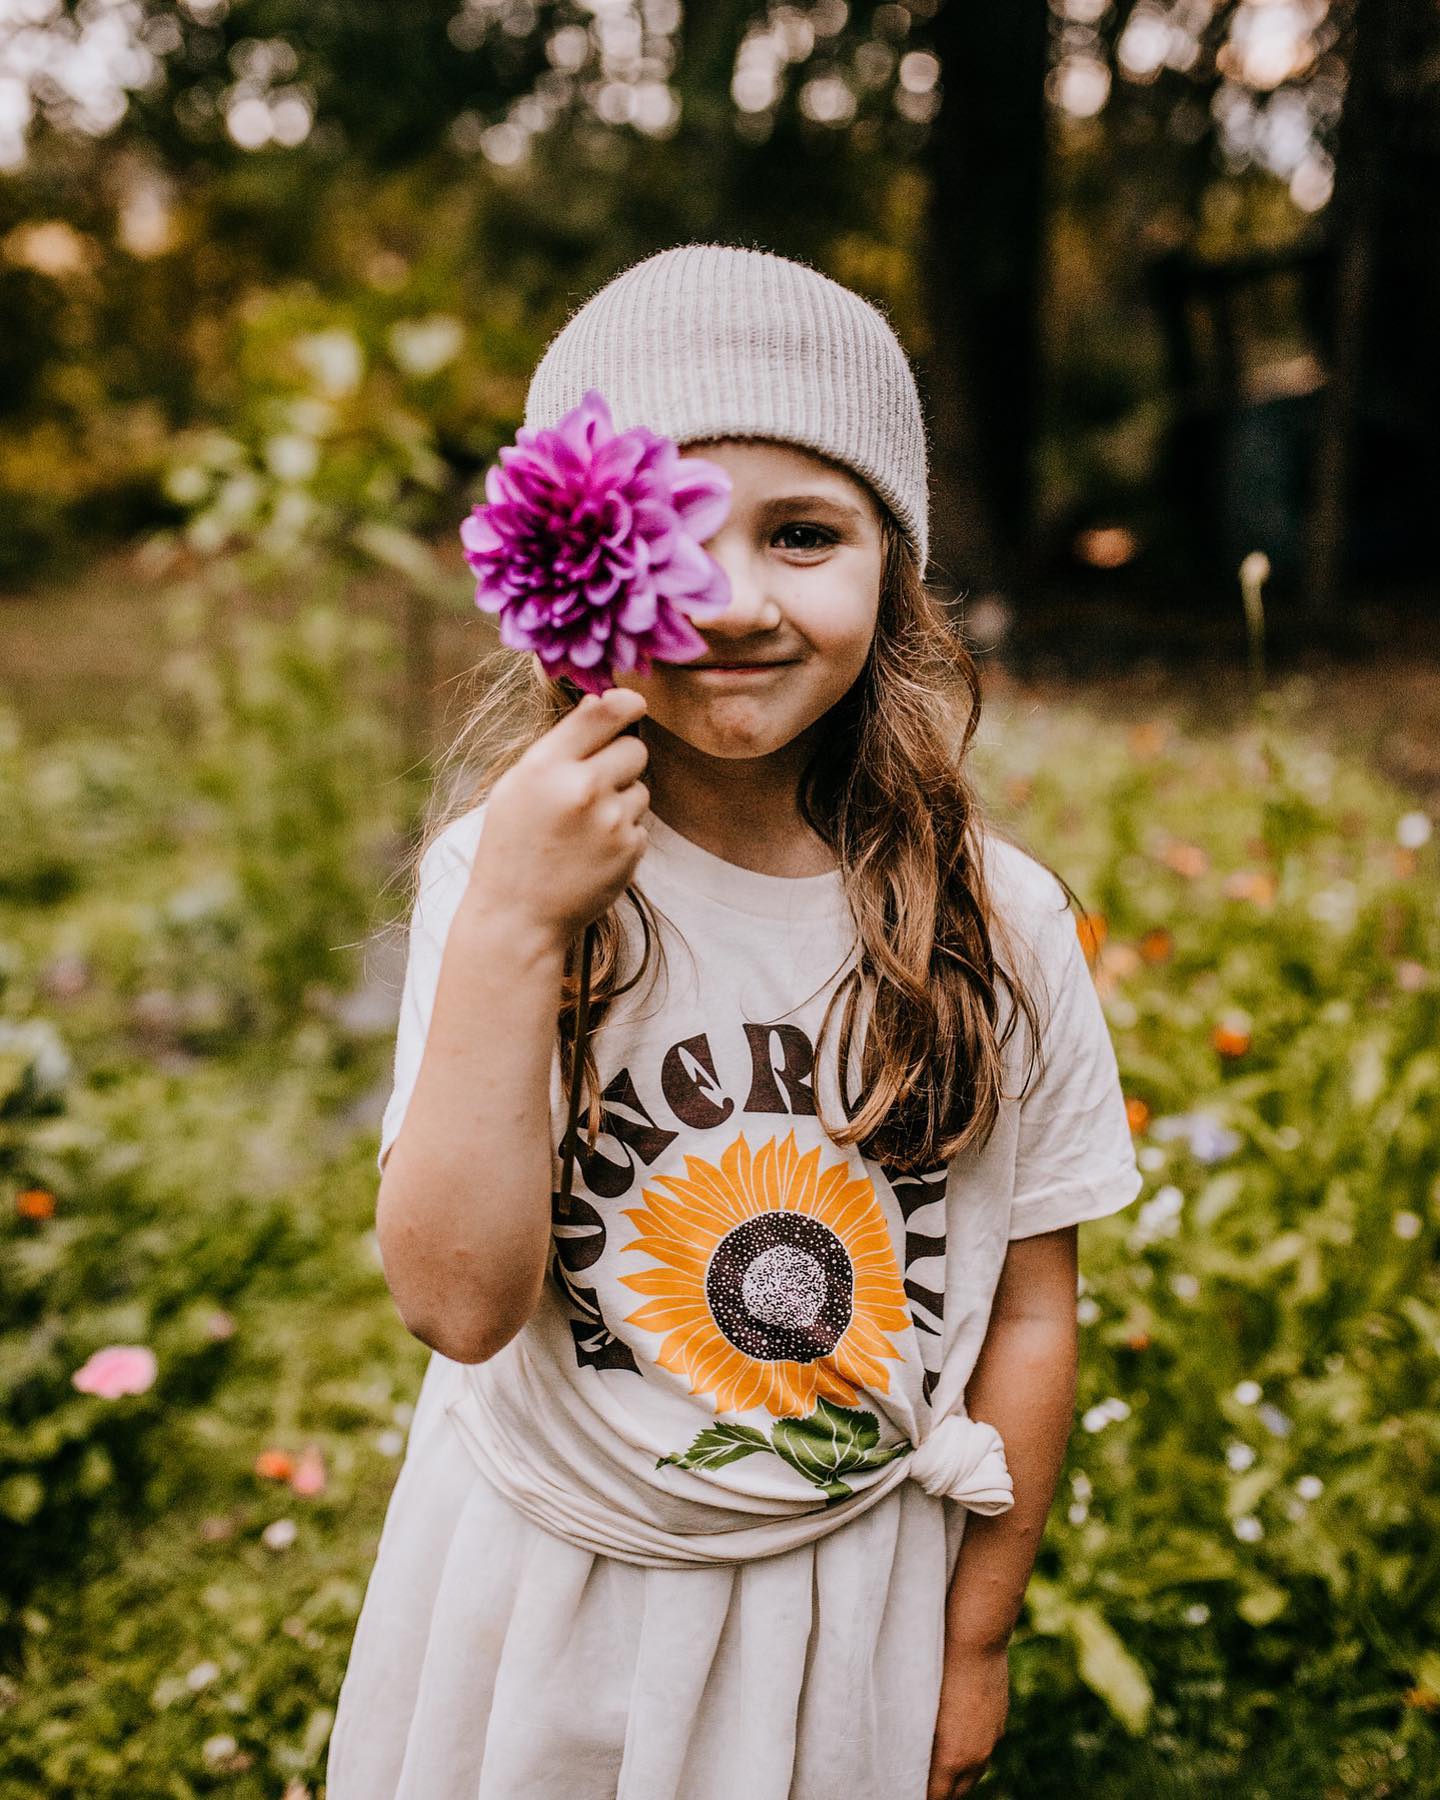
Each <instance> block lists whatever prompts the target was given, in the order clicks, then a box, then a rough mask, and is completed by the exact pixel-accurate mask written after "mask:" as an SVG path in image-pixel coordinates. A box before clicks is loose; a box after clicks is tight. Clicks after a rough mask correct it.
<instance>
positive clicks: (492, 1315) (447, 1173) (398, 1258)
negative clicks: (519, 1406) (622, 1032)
mask: <svg viewBox="0 0 1440 1800" xmlns="http://www.w3.org/2000/svg"><path fill="white" fill-rule="evenodd" d="M564 960H565V945H564V944H563V942H561V941H559V940H558V939H557V938H556V937H555V936H554V935H553V934H552V933H550V932H548V931H545V930H543V929H541V928H538V927H537V926H535V925H534V924H533V923H531V922H529V921H526V920H522V919H516V918H514V917H512V916H511V915H509V914H508V913H504V912H502V911H500V910H498V909H496V908H495V907H494V906H493V905H491V904H490V903H489V902H488V900H487V899H486V898H485V897H484V895H483V894H482V892H481V891H480V890H479V889H478V888H477V887H476V886H475V885H474V884H473V883H472V886H471V887H470V889H469V890H468V891H467V893H466V895H465V897H464V899H463V900H462V901H461V903H460V907H459V909H458V911H457V913H456V915H455V918H454V921H453V923H452V925H451V928H450V933H449V936H448V938H447V939H446V944H445V954H444V958H443V960H442V963H441V968H440V975H439V982H438V986H437V989H436V994H435V1003H434V1008H433V1011H432V1014H431V1019H430V1027H429V1031H428V1033H427V1035H426V1040H425V1051H424V1055H423V1058H422V1061H421V1065H420V1069H419V1072H418V1074H417V1077H416V1081H415V1088H414V1092H413V1093H412V1095H411V1097H410V1101H409V1104H408V1106H407V1108H406V1111H405V1119H404V1123H403V1125H402V1127H401V1129H400V1132H399V1134H398V1136H397V1137H396V1139H395V1142H394V1144H393V1145H392V1146H391V1150H390V1154H389V1156H388V1157H387V1159H386V1162H385V1168H384V1173H383V1176H382V1178H381V1183H380V1194H379V1199H378V1201H377V1204H376V1234H377V1237H378V1239H379V1244H380V1255H381V1260H382V1262H383V1265H384V1269H385V1279H386V1282H387V1283H388V1285H389V1288H390V1291H391V1293H392V1295H393V1296H394V1298H395V1303H396V1306H397V1307H398V1309H399V1312H400V1316H401V1317H402V1318H403V1319H404V1321H405V1323H406V1325H407V1327H408V1328H409V1329H410V1331H412V1332H413V1333H414V1335H415V1336H416V1337H418V1338H419V1339H420V1340H421V1341H422V1342H423V1343H427V1344H429V1345H430V1346H431V1347H432V1348H433V1349H436V1350H439V1351H440V1352H441V1353H442V1354H443V1355H446V1356H452V1357H454V1358H456V1360H458V1361H461V1362H481V1361H483V1360H484V1359H485V1358H486V1357H488V1356H493V1355H494V1354H495V1352H496V1351H497V1350H498V1349H500V1348H501V1347H502V1345H504V1344H506V1343H508V1341H509V1340H510V1339H511V1338H512V1337H513V1336H514V1335H515V1333H516V1332H517V1331H519V1330H520V1328H521V1326H522V1325H524V1323H525V1322H526V1320H527V1319H528V1318H529V1317H530V1315H531V1314H532V1313H533V1312H534V1310H535V1307H536V1304H537V1303H538V1301H539V1297H540V1291H541V1286H542V1283H543V1281H544V1275H545V1265H546V1259H547V1256H548V1254H549V1246H550V1187H551V1177H552V1164H551V1155H552V1152H551V1144H550V1135H551V1122H550V1067H551V1058H552V1055H553V1047H554V1042H555V1025H556V1018H557V1015H558V1012H559V1006H560V986H561V979H562V976H563V973H564Z"/></svg>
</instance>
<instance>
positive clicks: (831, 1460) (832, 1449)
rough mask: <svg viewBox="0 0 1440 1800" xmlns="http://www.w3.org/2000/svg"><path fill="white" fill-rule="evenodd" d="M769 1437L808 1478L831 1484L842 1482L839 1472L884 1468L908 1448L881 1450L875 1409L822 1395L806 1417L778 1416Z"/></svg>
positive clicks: (898, 1446)
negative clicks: (863, 1408)
mask: <svg viewBox="0 0 1440 1800" xmlns="http://www.w3.org/2000/svg"><path fill="white" fill-rule="evenodd" d="M770 1441H771V1443H772V1444H773V1445H774V1448H775V1454H776V1455H777V1456H782V1457H784V1459H785V1461H786V1462H788V1463H789V1464H790V1466H791V1468H794V1469H798V1470H799V1471H800V1473H801V1474H802V1475H803V1476H804V1477H805V1479H806V1480H807V1481H813V1482H814V1483H815V1485H816V1486H817V1487H823V1488H826V1489H831V1490H838V1489H839V1488H840V1487H841V1485H842V1484H841V1483H840V1482H839V1481H838V1480H837V1477H839V1476H841V1475H849V1474H853V1473H854V1472H855V1471H856V1470H857V1469H879V1468H883V1467H884V1466H885V1464H886V1463H888V1462H893V1461H894V1460H895V1458H896V1457H897V1456H903V1455H904V1454H905V1452H906V1451H907V1450H908V1449H909V1448H910V1446H909V1444H908V1443H902V1444H891V1445H889V1446H888V1447H887V1448H885V1449H883V1450H882V1449H881V1448H880V1421H879V1420H878V1419H877V1418H876V1417H875V1415H874V1413H870V1412H857V1411H850V1410H849V1409H848V1408H846V1407H843V1406H834V1405H832V1404H831V1402H830V1401H828V1400H820V1401H818V1402H817V1404H816V1407H815V1410H814V1412H813V1413H811V1414H810V1416H809V1418H808V1419H777V1420H776V1421H775V1428H774V1430H773V1431H772V1432H771V1434H770ZM846 1491H847V1492H848V1490H846Z"/></svg>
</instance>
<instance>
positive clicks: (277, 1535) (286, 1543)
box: [260, 1519, 299, 1550]
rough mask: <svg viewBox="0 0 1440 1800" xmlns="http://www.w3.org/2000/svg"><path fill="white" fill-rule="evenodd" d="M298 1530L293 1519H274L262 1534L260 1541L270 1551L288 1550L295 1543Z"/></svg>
mask: <svg viewBox="0 0 1440 1800" xmlns="http://www.w3.org/2000/svg"><path fill="white" fill-rule="evenodd" d="M298 1530H299V1528H298V1526H297V1525H296V1523H295V1521H294V1520H293V1519H272V1520H271V1521H270V1523H269V1524H268V1525H267V1526H266V1527H265V1529H264V1530H263V1531H262V1532H261V1533H260V1541H261V1542H262V1543H263V1544H264V1545H265V1546H266V1548H267V1549H269V1550H288V1549H289V1548H290V1546H291V1545H292V1544H293V1543H294V1542H295V1538H296V1536H297V1534H298Z"/></svg>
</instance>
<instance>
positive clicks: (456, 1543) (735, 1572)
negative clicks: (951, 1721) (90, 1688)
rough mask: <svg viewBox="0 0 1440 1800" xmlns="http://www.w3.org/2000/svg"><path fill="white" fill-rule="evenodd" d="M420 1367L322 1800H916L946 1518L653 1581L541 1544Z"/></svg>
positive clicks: (938, 1505) (434, 1363) (842, 1534)
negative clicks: (841, 1799) (839, 1798)
mask: <svg viewBox="0 0 1440 1800" xmlns="http://www.w3.org/2000/svg"><path fill="white" fill-rule="evenodd" d="M461 1373H462V1369H461V1365H460V1364H458V1363H453V1362H450V1361H448V1360H447V1359H446V1358H444V1357H442V1356H439V1355H435V1356H432V1358H431V1361H430V1366H429V1368H428V1370H427V1371H426V1375H425V1380H424V1382H423V1384H422V1386H421V1391H420V1398H419V1402H418V1404H417V1407H416V1411H415V1418H414V1420H413V1422H412V1425H411V1429H410V1439H409V1445H408V1448H407V1452H406V1457H405V1462H404V1464H403V1466H402V1468H401V1471H400V1475H399V1478H398V1480H397V1482H396V1484H395V1489H394V1492H393V1494H392V1495H391V1499H390V1505H389V1510H388V1512H387V1514H386V1519H385V1527H384V1530H383V1532H382V1534H381V1539H380V1547H379V1551H378V1554H377V1557H376V1561H375V1567H374V1569H373V1571H372V1573H371V1577H370V1583H369V1587H368V1589H367V1591H366V1595H365V1604H364V1606H363V1608H362V1609H361V1613H360V1618H359V1621H358V1624H357V1626H356V1630H355V1638H354V1643H353V1645H352V1647H351V1652H350V1662H349V1667H348V1669H347V1671H346V1675H345V1680H344V1684H343V1686H342V1688H341V1691H340V1700H339V1707H338V1711H337V1715H336V1720H335V1728H334V1731H333V1733H332V1736H331V1741H330V1751H329V1767H328V1774H327V1788H326V1800H835V1796H836V1795H844V1796H845V1800H924V1797H925V1785H926V1777H927V1775H928V1772H929V1766H930V1749H931V1744H932V1742H933V1739H934V1730H935V1713H936V1706H937V1702H938V1698H939V1692H940V1668H941V1658H942V1652H943V1646H944V1610H945V1589H946V1586H947V1583H948V1575H949V1572H950V1571H951V1570H952V1569H953V1568H954V1563H955V1557H956V1555H957V1554H958V1552H959V1548H960V1537H961V1533H962V1532H963V1529H964V1520H965V1516H966V1515H965V1514H964V1512H963V1509H962V1508H960V1507H959V1506H957V1505H956V1504H955V1503H954V1502H951V1501H948V1500H946V1501H940V1500H935V1499H933V1498H931V1497H930V1496H929V1495H927V1494H926V1493H924V1492H923V1491H922V1490H921V1488H920V1487H919V1484H918V1483H917V1482H914V1481H902V1482H901V1483H900V1484H899V1486H898V1487H896V1488H895V1489H894V1490H893V1492H891V1493H890V1494H888V1495H887V1496H886V1497H885V1499H884V1500H882V1501H880V1502H879V1503H878V1504H877V1505H875V1506H873V1507H872V1508H871V1509H870V1510H869V1511H868V1512H865V1513H862V1514H861V1515H860V1516H859V1517H857V1518H855V1519H853V1520H851V1521H850V1522H849V1523H848V1524H846V1525H844V1526H841V1527H838V1528H837V1529H836V1530H834V1531H832V1532H831V1533H830V1534H829V1535H828V1536H826V1537H821V1538H818V1539H816V1540H815V1541H814V1542H813V1543H809V1544H803V1545H800V1546H799V1547H797V1548H796V1549H793V1550H789V1551H785V1552H783V1553H782V1554H780V1555H778V1556H769V1557H762V1558H759V1559H757V1560H755V1561H751V1562H748V1563H724V1564H716V1565H713V1566H704V1567H700V1568H692V1569H651V1568H646V1567H643V1566H640V1565H638V1564H635V1563H626V1562H620V1561H617V1560H616V1559H614V1558H612V1557H606V1556H601V1555H597V1554H595V1553H594V1552H593V1551H590V1550H582V1549H579V1548H577V1547H576V1546H575V1545H573V1544H571V1543H568V1542H566V1541H565V1540H563V1539H561V1538H558V1537H554V1536H552V1535H550V1534H549V1533H548V1532H546V1531H543V1530H541V1529H540V1527H539V1526H537V1525H534V1524H532V1523H531V1522H530V1520H528V1519H526V1518H524V1517H523V1516H522V1515H521V1514H519V1513H518V1512H516V1511H515V1509H514V1508H513V1507H512V1506H511V1505H510V1504H509V1502H508V1501H506V1500H504V1499H503V1498H502V1497H501V1496H500V1495H499V1494H498V1493H497V1492H496V1490H495V1489H494V1488H493V1487H492V1486H491V1485H490V1483H489V1482H488V1481H487V1480H486V1479H485V1477H484V1475H483V1474H482V1472H481V1471H480V1469H479V1468H477V1466H476V1463H475V1460H474V1457H473V1455H472V1453H471V1451H470V1450H469V1449H468V1448H467V1447H466V1445H465V1443H464V1441H463V1440H462V1438H461V1437H460V1434H459V1432H458V1430H457V1429H456V1427H455V1425H454V1423H453V1421H452V1420H451V1419H450V1418H449V1416H448V1415H447V1414H446V1411H445V1405H446V1402H447V1401H448V1400H449V1399H451V1398H452V1397H453V1395H454V1393H455V1391H456V1386H455V1384H456V1382H457V1381H458V1380H459V1379H460V1376H461Z"/></svg>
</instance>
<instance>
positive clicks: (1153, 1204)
mask: <svg viewBox="0 0 1440 1800" xmlns="http://www.w3.org/2000/svg"><path fill="white" fill-rule="evenodd" d="M1184 1205H1185V1196H1184V1195H1183V1194H1182V1193H1181V1192H1180V1190H1179V1188H1178V1187H1175V1186H1174V1185H1173V1184H1171V1183H1168V1182H1167V1183H1166V1185H1165V1186H1164V1187H1162V1188H1157V1189H1156V1190H1155V1192H1154V1194H1153V1195H1152V1196H1151V1197H1150V1199H1148V1200H1147V1201H1146V1202H1145V1204H1144V1205H1143V1206H1142V1207H1141V1208H1140V1211H1139V1213H1138V1215H1137V1216H1136V1220H1135V1229H1134V1230H1133V1231H1132V1232H1131V1233H1130V1248H1131V1249H1132V1250H1143V1249H1144V1248H1145V1247H1146V1245H1147V1244H1153V1243H1156V1242H1157V1241H1158V1240H1159V1239H1160V1238H1167V1237H1174V1235H1175V1233H1176V1232H1177V1231H1178V1230H1179V1229H1180V1213H1181V1210H1182V1208H1183V1207H1184Z"/></svg>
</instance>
